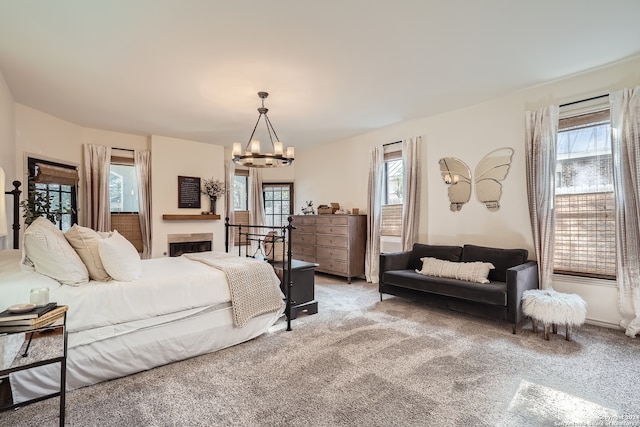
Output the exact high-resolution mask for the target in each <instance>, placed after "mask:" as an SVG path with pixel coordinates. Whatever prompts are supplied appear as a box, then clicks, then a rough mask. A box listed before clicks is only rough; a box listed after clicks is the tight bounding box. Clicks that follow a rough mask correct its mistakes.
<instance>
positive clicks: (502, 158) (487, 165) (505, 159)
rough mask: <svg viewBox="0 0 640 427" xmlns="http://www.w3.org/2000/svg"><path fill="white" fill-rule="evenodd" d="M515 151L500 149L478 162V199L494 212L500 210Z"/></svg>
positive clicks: (476, 175) (476, 174)
mask: <svg viewBox="0 0 640 427" xmlns="http://www.w3.org/2000/svg"><path fill="white" fill-rule="evenodd" d="M512 156H513V149H511V148H500V149H498V150H495V151H492V152H491V153H489V154H487V155H486V156H484V157H483V158H482V160H480V162H478V165H477V166H476V171H475V184H476V197H477V198H478V200H479V201H480V203H483V204H484V205H485V206H486V207H487V209H489V210H490V211H492V212H495V211H497V210H498V209H500V196H501V195H502V184H501V183H500V181H502V180H504V179H505V177H506V176H507V173H508V172H509V168H510V167H511V157H512Z"/></svg>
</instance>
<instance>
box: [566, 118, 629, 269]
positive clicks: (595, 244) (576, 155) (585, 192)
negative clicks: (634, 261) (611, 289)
mask: <svg viewBox="0 0 640 427" xmlns="http://www.w3.org/2000/svg"><path fill="white" fill-rule="evenodd" d="M558 129H559V131H558V146H557V163H556V173H555V177H556V183H555V185H556V188H555V210H556V226H555V227H556V228H555V248H554V271H555V272H556V273H560V274H571V275H579V276H587V277H597V278H606V279H615V274H616V244H615V212H614V203H615V202H614V194H613V165H612V155H611V137H610V118H609V110H605V111H598V112H595V113H589V114H583V115H579V116H574V117H568V118H564V119H561V120H560V124H559V128H558Z"/></svg>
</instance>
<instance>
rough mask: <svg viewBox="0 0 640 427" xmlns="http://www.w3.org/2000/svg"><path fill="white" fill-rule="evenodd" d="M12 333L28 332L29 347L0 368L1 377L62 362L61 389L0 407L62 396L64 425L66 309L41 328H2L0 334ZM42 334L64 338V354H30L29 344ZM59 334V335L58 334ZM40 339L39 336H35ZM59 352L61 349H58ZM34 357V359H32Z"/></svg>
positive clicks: (62, 345) (21, 404) (61, 424)
mask: <svg viewBox="0 0 640 427" xmlns="http://www.w3.org/2000/svg"><path fill="white" fill-rule="evenodd" d="M10 334H27V347H26V349H25V350H24V351H23V350H22V349H20V352H18V355H17V356H16V357H15V359H14V362H13V363H12V364H11V366H9V367H8V368H6V369H0V377H2V376H6V375H9V374H10V373H12V372H18V371H24V370H27V369H31V368H35V367H37V366H43V365H50V364H53V363H60V391H59V392H56V393H52V394H48V395H46V396H41V397H37V398H35V399H32V400H28V401H26V402H21V403H14V404H12V405H11V406H5V407H2V408H0V412H4V411H8V410H9V409H14V408H18V407H21V406H25V405H28V404H30V403H35V402H39V401H41V400H45V399H49V398H52V397H60V417H59V418H60V426H61V427H62V426H64V416H65V393H66V385H67V381H66V375H67V313H66V311H65V313H64V315H63V317H61V318H60V319H58V320H57V321H56V322H55V323H54V324H52V325H48V326H44V327H41V328H29V327H27V326H25V327H24V328H0V336H2V335H10ZM40 334H52V335H53V336H56V337H59V339H60V340H62V343H61V347H62V348H61V350H62V354H56V355H55V356H53V357H50V358H45V359H37V358H35V357H34V356H32V355H30V354H29V346H30V344H31V342H32V340H33V339H34V336H37V335H40ZM56 334H57V335H56ZM35 339H38V338H35ZM58 353H59V351H58ZM32 359H33V360H32Z"/></svg>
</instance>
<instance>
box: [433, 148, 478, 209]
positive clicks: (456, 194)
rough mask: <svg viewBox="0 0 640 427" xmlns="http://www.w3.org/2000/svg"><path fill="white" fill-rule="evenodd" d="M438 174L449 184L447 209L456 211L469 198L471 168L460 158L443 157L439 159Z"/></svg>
mask: <svg viewBox="0 0 640 427" xmlns="http://www.w3.org/2000/svg"><path fill="white" fill-rule="evenodd" d="M440 174H441V175H442V179H443V180H444V183H445V184H447V185H448V186H449V191H448V193H449V203H450V205H449V209H451V211H452V212H458V211H459V210H461V209H462V206H463V205H464V204H465V203H467V202H468V201H469V199H470V198H471V170H469V166H467V164H466V163H465V162H463V161H462V160H460V159H456V158H455V157H444V158H442V159H440Z"/></svg>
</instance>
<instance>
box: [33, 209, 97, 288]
mask: <svg viewBox="0 0 640 427" xmlns="http://www.w3.org/2000/svg"><path fill="white" fill-rule="evenodd" d="M24 252H25V258H26V259H25V263H31V264H33V266H34V268H35V270H36V272H38V273H40V274H44V275H45V276H49V277H51V278H53V279H55V280H57V281H58V282H60V283H62V284H64V285H72V286H79V285H84V284H86V283H88V282H89V272H88V271H87V267H85V265H84V263H83V262H82V260H81V259H80V257H79V256H78V254H77V253H76V251H74V250H73V248H72V247H71V245H70V244H69V242H67V239H65V238H64V234H63V233H62V231H60V230H58V228H57V227H56V226H55V225H53V224H52V223H51V221H49V220H48V219H46V218H37V219H36V220H35V221H33V222H32V223H31V225H30V226H29V227H27V229H26V230H25V231H24Z"/></svg>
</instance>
